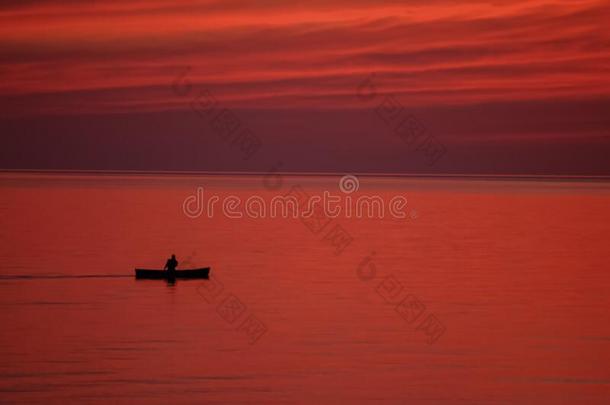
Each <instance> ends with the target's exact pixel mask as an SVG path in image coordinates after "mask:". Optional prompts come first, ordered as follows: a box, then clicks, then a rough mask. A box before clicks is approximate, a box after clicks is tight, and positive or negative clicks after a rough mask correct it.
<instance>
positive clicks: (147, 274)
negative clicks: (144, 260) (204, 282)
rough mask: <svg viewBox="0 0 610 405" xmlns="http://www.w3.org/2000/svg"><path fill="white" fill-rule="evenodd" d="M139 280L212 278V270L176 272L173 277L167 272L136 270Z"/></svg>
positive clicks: (205, 268) (207, 268) (206, 268)
mask: <svg viewBox="0 0 610 405" xmlns="http://www.w3.org/2000/svg"><path fill="white" fill-rule="evenodd" d="M135 271H136V278H138V279H171V278H210V268H209V267H204V268H201V269H189V270H176V271H174V274H173V276H172V275H171V274H169V273H168V272H167V271H165V270H149V269H136V270H135Z"/></svg>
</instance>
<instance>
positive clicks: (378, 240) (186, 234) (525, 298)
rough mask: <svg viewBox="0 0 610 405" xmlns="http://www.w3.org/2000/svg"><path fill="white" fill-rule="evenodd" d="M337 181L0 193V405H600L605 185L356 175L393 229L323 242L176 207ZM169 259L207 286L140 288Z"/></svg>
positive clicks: (196, 179)
mask: <svg viewBox="0 0 610 405" xmlns="http://www.w3.org/2000/svg"><path fill="white" fill-rule="evenodd" d="M338 179H339V178H338V177H336V178H335V177H294V176H287V177H285V178H284V179H283V183H282V184H281V187H280V188H279V189H278V190H270V189H268V188H266V187H265V186H264V184H265V183H264V182H263V181H262V180H263V179H261V178H259V177H237V176H217V177H213V176H207V177H206V176H190V177H186V176H184V177H180V176H157V177H153V176H88V175H83V176H76V175H62V176H60V175H14V174H10V175H9V174H6V175H3V176H2V178H1V181H2V182H1V185H0V190H1V192H0V219H1V223H2V227H1V228H0V229H1V230H0V262H1V263H2V266H1V268H2V276H1V279H0V306H1V311H0V320H1V321H2V325H3V327H2V329H1V331H0V377H2V378H1V379H0V400H1V402H6V403H16V402H27V403H31V402H45V403H63V402H65V401H68V400H69V401H72V402H87V403H95V402H99V403H107V402H109V401H113V402H118V403H132V402H146V403H163V404H165V403H195V402H197V403H201V402H203V403H231V404H232V403H256V404H259V403H316V404H322V403H324V404H326V403H329V404H330V403H337V402H339V401H344V402H345V403H409V404H431V403H440V404H443V403H446V404H461V403H463V404H491V403H506V404H509V403H510V404H514V403H521V404H558V403H566V404H576V403H582V404H585V403H586V404H606V403H608V402H609V401H610V371H609V370H610V368H608V364H610V322H608V321H609V320H610V319H609V318H610V317H609V315H610V314H609V308H610V306H609V304H610V302H609V301H610V298H609V294H608V293H609V292H610V274H609V273H608V269H609V267H610V266H609V264H610V260H609V255H608V249H607V246H608V242H609V241H610V221H609V219H610V214H609V212H608V206H609V203H610V187H608V184H605V183H568V182H532V181H530V182H517V181H506V180H503V181H477V180H468V181H466V180H433V179H430V180H416V179H387V178H361V179H360V189H359V190H358V191H357V192H356V193H354V194H352V196H354V197H356V196H358V195H363V194H369V195H379V196H380V197H382V198H384V199H390V198H391V197H393V196H395V195H403V196H405V197H406V198H407V200H408V204H407V208H406V209H407V212H408V214H409V215H408V216H407V218H405V219H396V218H391V217H385V218H382V219H378V218H377V219H358V218H345V217H339V218H335V219H332V221H330V222H329V223H328V224H327V226H326V227H324V228H323V229H321V230H319V231H317V229H314V230H313V231H312V229H311V228H310V227H308V225H307V224H306V223H304V222H303V221H302V220H301V219H286V218H259V219H252V218H248V219H246V218H242V219H229V218H226V217H224V216H222V215H215V216H213V217H212V218H209V217H208V216H207V215H201V216H200V217H198V218H189V217H188V216H186V215H185V214H184V212H183V209H182V205H183V202H184V200H185V198H187V197H188V196H190V195H193V194H194V193H195V190H196V188H197V187H203V188H204V190H205V195H206V196H207V195H208V194H209V195H213V194H217V195H219V196H229V195H234V196H238V197H240V198H242V199H244V200H245V199H247V198H249V197H250V196H253V195H259V196H261V197H262V198H264V199H269V198H271V197H272V196H274V195H276V194H284V193H287V192H289V190H290V189H291V187H293V186H299V187H301V188H302V189H303V190H306V191H307V192H308V193H309V194H312V195H313V194H321V193H323V192H324V191H325V190H327V191H331V192H333V193H339V191H338V188H337V181H338ZM310 226H311V224H310ZM337 226H340V227H341V228H336V227H337ZM336 229H341V230H342V231H344V232H345V234H346V235H348V236H349V238H350V239H351V243H349V245H347V246H345V248H344V249H343V250H342V251H341V252H340V253H339V254H337V246H336V244H333V241H336V240H335V239H334V238H333V237H332V234H330V236H329V233H330V232H332V231H333V230H336ZM171 253H175V254H176V255H177V256H178V260H179V261H180V262H181V267H202V266H211V268H212V274H213V275H214V278H213V279H212V280H208V281H200V280H194V281H181V280H179V281H178V282H177V283H176V284H174V285H170V284H167V283H165V282H163V281H136V280H135V279H134V278H133V277H132V275H133V268H134V267H146V268H160V267H162V266H163V264H164V262H165V259H166V258H167V257H168V255H169V254H171ZM367 260H368V261H367ZM371 266H373V267H371ZM363 269H364V270H363ZM373 270H374V271H373ZM85 275H87V276H95V277H83V276H85ZM367 276H368V277H367ZM214 292H217V293H218V294H217V295H215V293H214ZM405 300H406V301H405ZM401 302H403V303H405V302H407V303H409V305H411V306H410V307H408V308H409V312H408V313H406V315H405V312H402V313H400V311H397V305H398V304H399V303H401ZM415 303H416V304H415ZM401 314H402V315H403V316H401ZM417 314H419V316H418V317H416V315H417ZM431 316H433V317H434V318H430V317H431ZM412 318H416V319H412ZM430 319H435V320H436V321H438V325H440V326H439V327H440V328H442V331H443V333H439V334H437V335H435V337H434V338H433V339H432V338H431V336H430V335H429V334H427V333H426V328H425V327H423V326H422V322H424V321H425V320H430ZM244 325H245V326H244ZM252 325H256V328H253V327H252ZM261 331H262V332H261ZM431 340H434V341H433V342H432V343H431Z"/></svg>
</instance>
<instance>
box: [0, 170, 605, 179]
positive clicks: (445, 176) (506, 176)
mask: <svg viewBox="0 0 610 405" xmlns="http://www.w3.org/2000/svg"><path fill="white" fill-rule="evenodd" d="M0 173H3V174H4V173H22V174H26V173H28V174H75V175H79V174H80V175H170V176H171V175H175V176H177V175H179V176H265V175H269V174H270V172H259V171H248V172H244V171H209V170H105V169H104V170H97V169H2V168H0ZM273 175H282V176H291V177H295V176H312V177H313V176H319V177H330V176H345V175H353V176H358V177H387V178H392V177H394V178H428V179H470V180H485V179H495V180H501V179H504V180H557V181H561V180H583V181H610V175H570V174H481V173H477V174H472V173H459V174H456V173H442V174H439V173H383V172H379V173H376V172H280V171H277V172H273Z"/></svg>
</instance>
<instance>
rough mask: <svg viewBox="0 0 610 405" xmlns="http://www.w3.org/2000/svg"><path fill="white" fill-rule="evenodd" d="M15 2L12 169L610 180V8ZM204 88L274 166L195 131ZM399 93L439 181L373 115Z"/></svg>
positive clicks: (8, 140)
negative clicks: (371, 78)
mask: <svg viewBox="0 0 610 405" xmlns="http://www.w3.org/2000/svg"><path fill="white" fill-rule="evenodd" d="M3 4H4V5H2V6H0V54H1V65H0V77H1V78H2V80H1V81H0V95H1V97H2V112H0V128H1V129H2V135H1V137H2V140H1V144H0V146H2V150H3V152H0V167H5V168H9V167H30V168H105V169H149V168H150V169H191V170H197V169H201V170H265V169H266V168H268V167H269V165H271V164H273V162H275V161H278V160H279V161H282V162H283V169H284V170H289V171H291V170H308V171H318V170H321V171H350V172H359V171H379V172H439V171H440V172H453V173H464V172H471V173H472V172H477V173H481V172H484V173H546V174H550V173H555V174H610V159H608V156H610V155H609V152H610V136H609V135H610V134H609V129H610V118H608V116H609V115H610V114H608V111H609V109H608V107H610V103H609V99H610V97H609V95H610V63H609V61H610V30H609V29H608V25H609V23H610V2H608V1H559V0H552V1H538V0H529V1H519V2H515V1H503V0H497V1H464V2H455V1H446V0H432V1H423V0H422V1H420V0H417V1H409V2H398V1H372V0H370V1H369V0H350V1H347V0H338V1H330V0H327V1H317V0H310V1H294V2H286V1H260V0H259V1H199V2H193V1H189V2H186V1H165V0H159V1H156V0H147V1H105V2H72V1H40V2H30V1H22V2H17V1H9V2H3ZM187 67H188V68H189V70H188V79H189V80H190V81H191V82H192V83H193V84H194V86H195V87H194V89H193V90H192V91H191V92H190V93H189V94H188V95H187V96H180V95H178V94H176V93H175V92H173V91H172V88H171V84H172V82H173V81H174V80H175V78H176V77H177V76H178V75H179V74H180V72H183V71H184V69H185V68H187ZM372 72H375V80H376V84H377V86H378V90H379V97H378V98H377V101H373V102H372V103H367V102H363V101H362V100H360V99H359V98H358V97H357V93H356V91H357V85H358V83H360V82H361V81H362V80H363V79H364V78H366V77H367V76H368V75H369V74H370V73H372ZM201 89H205V90H208V91H210V92H211V93H212V94H213V95H214V97H215V98H216V99H218V100H219V101H220V102H221V104H222V105H223V106H224V107H226V108H229V109H230V110H231V111H233V112H234V113H235V114H236V115H237V116H238V117H239V119H240V120H241V121H242V122H243V125H244V126H247V127H248V128H249V129H251V130H252V131H253V132H254V133H256V135H257V136H258V137H259V138H260V139H261V140H262V143H263V148H261V153H258V154H257V155H256V156H255V158H253V159H249V160H248V161H243V159H240V156H237V157H236V156H235V151H232V150H231V148H230V147H228V146H227V145H225V144H223V143H222V142H220V141H219V140H218V139H217V137H216V136H215V135H214V133H213V131H211V130H210V129H209V126H208V123H207V122H204V121H202V120H201V119H198V118H197V117H193V116H194V115H196V113H194V112H193V111H191V110H190V109H189V108H188V101H189V100H191V99H192V98H193V96H194V95H195V94H198V92H199V91H200V90H201ZM388 94H391V95H393V96H395V97H396V99H397V100H399V102H400V103H401V104H402V105H403V106H404V107H405V109H406V110H408V112H409V113H411V114H413V115H414V116H416V117H417V119H418V120H420V121H421V122H422V125H424V126H425V127H426V129H427V132H428V133H430V134H432V135H433V136H434V137H435V138H436V139H438V140H439V142H442V144H443V145H445V146H446V149H447V153H446V155H445V156H444V157H443V159H442V160H440V161H439V162H438V164H436V165H435V166H434V167H430V166H429V165H427V164H426V162H425V159H421V156H418V153H416V152H413V151H409V150H407V149H408V148H406V147H405V146H404V145H402V144H401V143H400V141H399V140H398V139H397V137H396V136H395V135H394V133H393V130H392V128H390V127H389V126H388V125H387V124H385V122H384V121H383V120H382V119H381V118H380V117H379V116H377V115H376V114H375V112H374V111H373V109H374V107H376V106H377V105H378V104H379V102H381V101H382V100H383V97H385V96H386V95H388ZM194 151H198V152H194ZM419 155H421V154H419ZM160 161H163V163H162V164H161V163H160Z"/></svg>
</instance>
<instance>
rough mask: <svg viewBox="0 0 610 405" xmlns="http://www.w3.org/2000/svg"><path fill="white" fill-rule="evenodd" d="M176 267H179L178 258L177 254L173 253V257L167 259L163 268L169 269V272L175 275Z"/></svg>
mask: <svg viewBox="0 0 610 405" xmlns="http://www.w3.org/2000/svg"><path fill="white" fill-rule="evenodd" d="M176 267H178V260H176V255H172V257H171V258H169V259H167V262H166V263H165V267H164V268H163V270H167V272H168V273H169V274H170V275H172V276H173V275H174V274H175V272H176Z"/></svg>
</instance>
